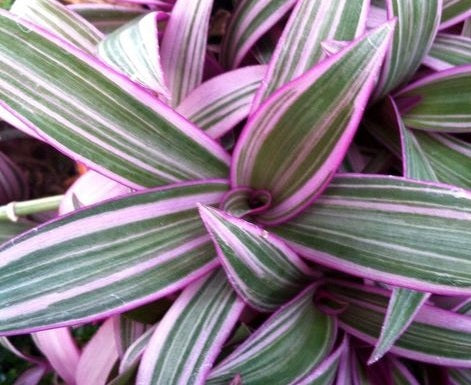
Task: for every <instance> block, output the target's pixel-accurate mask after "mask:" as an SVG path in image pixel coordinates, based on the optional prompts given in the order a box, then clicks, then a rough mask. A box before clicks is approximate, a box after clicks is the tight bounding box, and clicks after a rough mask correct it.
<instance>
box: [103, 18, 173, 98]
mask: <svg viewBox="0 0 471 385" xmlns="http://www.w3.org/2000/svg"><path fill="white" fill-rule="evenodd" d="M161 16H162V13H159V12H152V13H149V14H147V15H145V16H143V17H141V18H138V19H137V20H135V21H132V22H130V23H128V24H126V25H124V26H123V27H121V28H119V29H118V30H117V31H115V32H113V33H112V34H110V35H108V36H107V37H106V38H105V39H104V40H102V41H101V43H100V44H99V45H98V54H99V57H100V58H101V59H102V60H103V61H105V62H106V63H108V64H109V65H111V66H112V67H113V68H115V69H116V70H118V71H120V72H122V73H123V74H125V75H127V76H128V77H129V78H130V79H131V80H132V81H134V82H136V83H138V84H141V85H142V86H144V87H146V88H148V89H149V90H152V91H154V92H156V93H157V94H160V95H162V97H163V98H164V100H166V99H168V98H169V96H170V94H169V91H168V89H167V87H166V86H165V83H164V75H163V71H162V67H161V65H160V56H159V39H158V27H157V24H158V22H159V18H161Z"/></svg>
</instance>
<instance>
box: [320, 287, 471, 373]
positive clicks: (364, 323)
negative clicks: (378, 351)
mask: <svg viewBox="0 0 471 385" xmlns="http://www.w3.org/2000/svg"><path fill="white" fill-rule="evenodd" d="M325 290H326V292H327V293H329V295H330V299H328V300H325V302H326V303H325V304H324V305H325V306H326V307H327V308H329V306H333V308H336V303H337V301H340V303H342V304H343V306H344V308H345V310H344V311H343V312H342V313H340V314H339V315H338V320H339V325H340V326H341V327H342V328H343V329H344V330H345V331H346V332H348V333H349V334H352V335H354V336H355V337H357V338H360V339H361V340H363V341H366V342H368V343H371V344H374V343H375V341H376V340H377V338H378V336H379V333H380V330H381V325H382V320H383V317H384V314H385V313H386V305H387V303H388V300H389V296H390V292H389V291H387V290H384V289H380V288H376V287H373V286H364V285H358V284H352V283H342V282H336V283H335V284H332V285H328V286H327V287H326V288H325ZM332 298H333V299H332ZM345 304H347V305H345ZM391 352H393V353H396V354H397V355H399V356H402V357H407V358H411V359H413V360H417V361H423V362H429V363H433V364H438V365H448V366H458V367H470V366H471V318H469V317H467V316H463V315H460V314H456V313H453V312H450V311H446V310H443V309H439V308H436V307H434V306H430V305H427V304H424V305H423V307H422V308H421V309H420V311H419V312H418V313H417V315H416V317H415V318H414V321H413V322H412V323H411V325H410V326H409V327H408V329H407V330H406V331H405V332H404V333H403V334H402V335H401V337H399V339H398V340H397V341H396V342H395V344H394V346H393V347H392V348H391Z"/></svg>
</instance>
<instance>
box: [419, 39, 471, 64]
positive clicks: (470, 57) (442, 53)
mask: <svg viewBox="0 0 471 385" xmlns="http://www.w3.org/2000/svg"><path fill="white" fill-rule="evenodd" d="M423 63H424V64H425V65H426V66H428V67H430V68H432V69H434V70H435V71H443V70H446V69H448V68H452V67H455V66H458V65H463V64H471V38H469V37H466V36H457V35H451V34H448V33H439V34H438V35H437V37H436V38H435V40H434V42H433V45H432V47H431V48H430V51H429V52H428V56H427V57H426V58H425V59H424V61H423Z"/></svg>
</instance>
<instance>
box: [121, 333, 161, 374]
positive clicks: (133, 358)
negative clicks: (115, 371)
mask: <svg viewBox="0 0 471 385" xmlns="http://www.w3.org/2000/svg"><path fill="white" fill-rule="evenodd" d="M155 328H156V326H152V327H151V328H149V329H148V330H146V331H145V332H144V333H143V334H142V335H141V336H140V337H139V338H137V339H136V340H135V341H134V342H133V343H132V344H131V345H130V346H129V347H128V348H127V349H126V351H125V352H124V355H123V357H122V359H121V361H120V363H119V373H120V374H122V373H125V372H126V371H128V370H129V369H131V368H133V367H134V366H137V364H139V361H140V359H141V357H142V355H143V354H144V351H145V349H146V348H147V345H148V344H149V341H150V339H151V338H152V335H153V334H154V332H155Z"/></svg>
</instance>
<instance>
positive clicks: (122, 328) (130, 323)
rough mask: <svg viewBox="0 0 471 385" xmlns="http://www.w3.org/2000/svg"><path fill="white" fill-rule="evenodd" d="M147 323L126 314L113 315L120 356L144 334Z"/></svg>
mask: <svg viewBox="0 0 471 385" xmlns="http://www.w3.org/2000/svg"><path fill="white" fill-rule="evenodd" d="M146 328H147V327H146V325H145V324H143V323H141V322H137V321H134V320H132V319H130V318H128V317H126V316H123V315H120V316H116V317H113V331H114V336H115V341H116V348H117V350H118V354H119V357H120V358H122V357H123V355H124V353H125V352H126V351H127V349H128V348H129V347H130V346H131V345H132V344H133V343H134V342H135V341H136V340H137V339H139V337H140V336H141V335H142V334H144V332H145V331H146Z"/></svg>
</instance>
